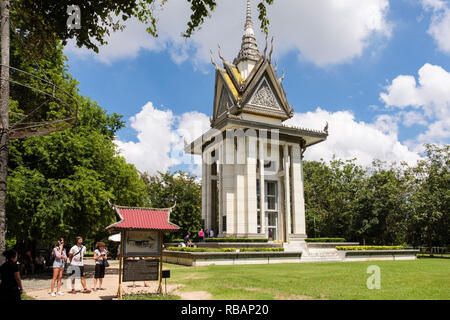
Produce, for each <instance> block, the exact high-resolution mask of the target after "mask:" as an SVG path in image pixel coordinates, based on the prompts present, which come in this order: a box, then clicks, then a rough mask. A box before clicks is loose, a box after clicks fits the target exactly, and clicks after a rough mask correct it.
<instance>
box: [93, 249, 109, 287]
mask: <svg viewBox="0 0 450 320" xmlns="http://www.w3.org/2000/svg"><path fill="white" fill-rule="evenodd" d="M95 247H96V248H97V249H95V251H94V260H95V275H94V291H97V280H98V290H105V289H104V288H102V284H103V278H104V277H105V261H106V259H107V258H108V257H107V251H106V249H105V243H104V242H97V244H96V246H95Z"/></svg>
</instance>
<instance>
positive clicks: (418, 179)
mask: <svg viewBox="0 0 450 320" xmlns="http://www.w3.org/2000/svg"><path fill="white" fill-rule="evenodd" d="M426 155H427V157H426V159H424V160H422V161H420V162H419V163H418V165H417V166H416V167H413V168H411V169H410V170H409V172H408V173H409V174H410V176H411V178H412V179H411V184H410V186H409V191H410V193H411V196H410V198H409V201H410V202H411V205H412V211H411V212H410V215H409V217H408V237H407V239H408V241H409V243H411V244H414V245H426V246H428V247H429V248H430V249H431V247H432V246H433V245H441V246H442V245H448V244H449V243H450V189H449V185H450V146H449V145H445V146H442V147H440V146H437V145H430V144H428V145H426Z"/></svg>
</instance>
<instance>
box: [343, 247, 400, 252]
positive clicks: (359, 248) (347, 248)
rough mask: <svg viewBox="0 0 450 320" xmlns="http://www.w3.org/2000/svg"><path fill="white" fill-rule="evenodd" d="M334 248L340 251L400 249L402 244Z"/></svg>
mask: <svg viewBox="0 0 450 320" xmlns="http://www.w3.org/2000/svg"><path fill="white" fill-rule="evenodd" d="M336 249H337V250H342V251H361V250H402V249H404V246H337V247H336Z"/></svg>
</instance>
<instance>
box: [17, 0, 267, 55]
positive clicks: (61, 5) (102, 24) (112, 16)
mask: <svg viewBox="0 0 450 320" xmlns="http://www.w3.org/2000/svg"><path fill="white" fill-rule="evenodd" d="M172 1H174V0H172ZM177 1H178V0H177ZM185 1H187V2H189V3H190V5H191V6H190V8H191V11H192V14H191V16H190V17H189V19H186V20H187V22H186V23H187V27H186V30H185V32H184V33H183V34H182V36H183V37H186V38H189V37H191V36H192V34H193V33H194V32H195V31H196V30H197V29H198V28H199V27H200V26H201V25H202V24H203V23H204V21H205V19H206V18H208V17H210V16H211V14H212V12H213V11H214V9H215V7H216V6H217V3H218V0H185ZM166 2H167V0H158V1H157V0H122V1H84V0H57V1H56V0H47V1H35V0H14V1H12V2H11V5H12V7H11V9H12V10H11V14H12V21H13V25H14V27H15V28H16V29H17V32H19V33H20V35H21V36H22V38H23V39H25V40H26V43H27V49H28V51H29V52H31V53H33V54H38V55H40V54H42V52H43V51H46V50H47V49H49V50H50V51H51V46H52V44H53V42H54V41H55V40H61V41H62V43H63V45H65V44H66V43H67V41H68V40H69V39H75V40H76V43H77V45H78V46H79V47H86V48H88V49H91V50H93V51H95V52H98V46H99V45H104V44H106V43H107V40H106V39H107V36H108V35H109V34H110V32H114V31H116V30H119V29H123V28H125V26H124V24H123V22H124V21H126V20H128V19H130V18H132V17H134V18H137V19H139V20H140V21H141V22H143V23H144V24H145V25H146V26H147V32H148V33H149V35H151V36H154V37H157V36H158V29H157V19H156V17H155V15H154V11H155V8H156V7H158V6H161V7H163V6H164V4H165V3H166ZM272 3H273V0H260V2H259V4H258V10H259V19H260V21H261V29H262V30H264V31H265V32H266V33H267V31H268V25H269V20H268V19H267V8H266V4H269V5H270V4H272ZM72 5H76V6H78V7H79V9H80V13H81V28H79V29H75V28H71V29H69V28H68V27H67V20H68V14H67V8H68V7H69V6H72Z"/></svg>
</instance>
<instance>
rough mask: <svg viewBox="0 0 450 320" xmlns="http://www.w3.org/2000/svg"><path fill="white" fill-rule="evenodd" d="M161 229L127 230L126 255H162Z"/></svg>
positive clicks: (124, 247)
mask: <svg viewBox="0 0 450 320" xmlns="http://www.w3.org/2000/svg"><path fill="white" fill-rule="evenodd" d="M160 238H161V237H160V233H159V231H125V239H124V240H125V241H124V242H123V256H124V257H127V256H128V257H153V256H159V255H161V243H160V241H161V239H160Z"/></svg>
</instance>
